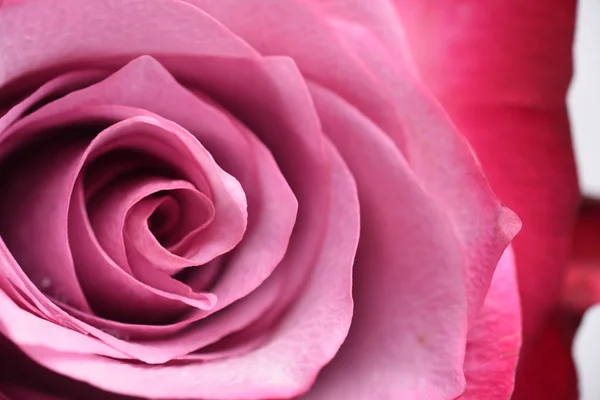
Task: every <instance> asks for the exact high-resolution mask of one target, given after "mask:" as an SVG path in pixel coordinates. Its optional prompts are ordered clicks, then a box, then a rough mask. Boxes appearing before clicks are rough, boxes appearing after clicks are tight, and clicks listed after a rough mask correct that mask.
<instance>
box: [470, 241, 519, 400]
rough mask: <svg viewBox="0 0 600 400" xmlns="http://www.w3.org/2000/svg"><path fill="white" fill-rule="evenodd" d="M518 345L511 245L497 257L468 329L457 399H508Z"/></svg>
mask: <svg viewBox="0 0 600 400" xmlns="http://www.w3.org/2000/svg"><path fill="white" fill-rule="evenodd" d="M520 347H521V308H520V304H519V292H518V287H517V277H516V270H515V265H514V256H513V252H512V248H510V247H509V248H507V250H506V251H505V252H504V254H503V255H502V258H500V262H499V263H498V267H497V268H496V271H495V272H494V277H493V278H492V284H491V286H490V290H489V292H488V294H487V296H486V298H485V301H484V303H483V306H482V308H481V311H480V312H479V316H478V317H477V321H476V323H475V325H473V326H472V327H471V328H470V329H469V335H468V337H467V355H466V357H465V367H464V369H465V378H466V379H467V390H466V391H465V393H464V394H463V395H462V396H461V397H460V399H461V400H469V399H473V400H481V399H509V398H510V396H511V394H512V392H513V389H514V384H515V371H516V367H517V361H518V359H519V349H520Z"/></svg>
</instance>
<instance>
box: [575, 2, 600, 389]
mask: <svg viewBox="0 0 600 400" xmlns="http://www.w3.org/2000/svg"><path fill="white" fill-rule="evenodd" d="M577 23H578V27H577V32H576V38H575V77H574V81H573V85H572V87H571V91H570V93H569V110H570V113H571V124H572V128H573V135H574V140H575V154H576V157H577V161H578V165H579V179H580V183H581V186H582V189H583V191H584V192H585V193H587V194H594V195H596V196H600V157H599V154H600V1H598V0H579V10H578V21H577ZM598 245H599V246H600V243H598ZM573 352H574V356H575V362H576V364H577V367H578V370H579V378H580V392H581V397H580V400H599V399H600V306H596V307H594V308H592V309H591V310H590V311H588V313H587V314H586V316H585V318H584V320H583V323H582V325H581V328H580V330H579V332H578V334H577V337H576V338H575V345H574V349H573Z"/></svg>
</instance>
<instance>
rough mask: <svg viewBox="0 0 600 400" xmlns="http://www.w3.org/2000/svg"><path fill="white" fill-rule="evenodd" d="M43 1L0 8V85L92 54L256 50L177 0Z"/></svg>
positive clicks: (129, 55) (241, 53) (250, 53)
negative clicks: (150, 0)
mask: <svg viewBox="0 0 600 400" xmlns="http://www.w3.org/2000/svg"><path fill="white" fill-rule="evenodd" d="M43 3H44V7H40V6H39V5H40V4H39V3H38V1H24V2H22V3H21V4H19V6H18V7H7V8H6V9H3V10H2V13H0V26H1V27H2V34H1V35H0V49H1V50H0V88H1V87H2V86H4V85H5V84H6V83H7V82H9V81H10V80H12V79H14V78H15V77H17V76H22V75H25V74H27V73H29V72H33V71H36V70H38V69H39V68H42V67H43V68H46V67H48V66H58V65H61V64H62V65H64V64H65V63H69V62H71V63H73V62H78V63H81V62H83V61H85V60H89V59H97V57H98V55H102V57H103V58H105V59H107V62H110V60H109V59H111V58H112V59H114V58H115V57H118V56H121V57H122V58H125V59H131V58H132V55H136V54H137V55H141V54H155V53H160V54H202V55H231V56H233V55H235V56H253V55H255V54H256V53H255V52H254V51H253V50H252V49H251V48H250V47H249V46H248V45H246V44H245V43H244V42H243V41H242V40H241V39H240V38H238V37H236V36H235V35H233V34H232V33H231V32H229V31H228V30H227V29H225V28H224V27H223V26H222V25H221V24H220V23H219V22H217V21H216V20H215V19H213V18H212V17H210V16H208V15H207V14H205V13H203V12H202V11H200V10H198V9H197V8H195V7H192V6H190V5H188V4H186V3H184V2H182V1H179V0H156V1H152V2H151V3H148V2H147V1H145V0H106V1H94V2H85V3H83V2H81V1H78V0H48V1H46V0H44V1H43ZM46 7H48V8H46ZM46 10H52V12H47V11H46ZM115 15H118V16H119V18H114V16H115ZM32 21H35V23H32ZM48 32H52V35H49V34H48ZM182 32H183V33H184V34H182ZM100 33H101V34H100ZM134 57H135V56H134ZM38 78H39V77H38ZM30 84H31V82H30Z"/></svg>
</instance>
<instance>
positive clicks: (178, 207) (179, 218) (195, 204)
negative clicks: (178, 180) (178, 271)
mask: <svg viewBox="0 0 600 400" xmlns="http://www.w3.org/2000/svg"><path fill="white" fill-rule="evenodd" d="M154 196H155V197H156V196H158V197H160V202H159V203H158V204H157V206H156V208H155V209H154V210H153V212H152V214H151V215H150V217H149V218H148V220H147V224H148V229H150V232H152V234H153V235H154V237H155V238H156V240H158V242H159V243H160V244H161V245H162V246H163V247H165V248H166V249H168V250H169V251H170V252H172V253H173V254H177V255H179V256H182V257H184V256H185V254H181V253H179V252H178V249H180V248H181V247H183V246H182V244H183V243H182V242H184V241H186V239H187V238H189V237H190V236H192V235H194V234H195V233H197V232H200V231H201V230H202V229H204V228H205V227H206V226H208V224H210V223H211V222H212V220H213V219H214V217H215V207H214V205H213V204H212V202H211V201H210V199H209V198H208V197H207V196H206V195H205V194H204V193H202V192H199V191H197V190H185V189H174V190H170V191H168V192H159V193H157V194H156V195H154Z"/></svg>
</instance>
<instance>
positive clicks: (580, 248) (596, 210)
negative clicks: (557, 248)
mask: <svg viewBox="0 0 600 400" xmlns="http://www.w3.org/2000/svg"><path fill="white" fill-rule="evenodd" d="M599 239H600V202H599V201H598V200H597V199H589V198H588V199H585V200H584V201H583V204H582V205H581V207H580V209H579V218H578V220H577V224H576V226H575V232H574V234H573V244H572V250H571V257H570V260H569V270H568V273H567V278H566V282H565V288H564V293H563V304H564V306H566V307H567V308H568V310H569V311H570V312H571V313H572V314H573V316H574V317H576V318H582V317H583V315H584V313H585V312H586V311H587V309H588V308H589V307H592V306H594V305H596V304H598V303H600V247H599V246H598V243H599Z"/></svg>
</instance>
